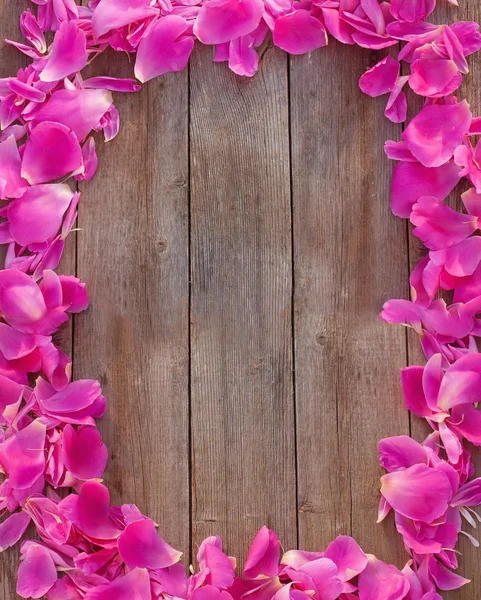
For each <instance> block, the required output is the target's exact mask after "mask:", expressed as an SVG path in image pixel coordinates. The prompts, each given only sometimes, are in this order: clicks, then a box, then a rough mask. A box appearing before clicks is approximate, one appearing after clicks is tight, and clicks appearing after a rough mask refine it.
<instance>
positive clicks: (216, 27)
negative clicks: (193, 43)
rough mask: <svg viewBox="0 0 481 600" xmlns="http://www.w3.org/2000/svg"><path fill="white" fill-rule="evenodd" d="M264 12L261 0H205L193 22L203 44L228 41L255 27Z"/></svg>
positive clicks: (249, 31) (245, 33)
mask: <svg viewBox="0 0 481 600" xmlns="http://www.w3.org/2000/svg"><path fill="white" fill-rule="evenodd" d="M263 12H264V3H263V2H262V0H207V1H206V2H204V4H203V5H202V7H201V9H200V11H199V14H198V15H197V19H196V21H195V23H194V35H196V36H197V37H198V38H199V40H200V41H201V42H202V43H203V44H222V43H224V42H230V41H231V40H235V39H237V38H238V37H240V36H242V35H247V34H248V33H251V32H252V31H254V29H256V27H257V26H258V25H259V22H260V20H261V17H262V14H263Z"/></svg>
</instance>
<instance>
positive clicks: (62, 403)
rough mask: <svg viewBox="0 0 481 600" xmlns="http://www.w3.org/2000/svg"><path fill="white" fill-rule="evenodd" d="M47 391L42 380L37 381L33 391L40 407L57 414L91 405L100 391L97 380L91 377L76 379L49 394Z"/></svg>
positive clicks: (75, 410) (76, 410)
mask: <svg viewBox="0 0 481 600" xmlns="http://www.w3.org/2000/svg"><path fill="white" fill-rule="evenodd" d="M44 390H45V391H44ZM49 392H50V390H48V389H47V388H46V386H45V385H44V384H43V383H42V380H40V381H37V386H36V388H35V393H36V396H37V399H38V401H39V403H40V405H41V407H42V409H43V410H44V411H46V412H47V413H53V414H57V415H62V414H65V413H71V412H78V411H80V410H82V409H85V408H87V407H89V406H91V405H92V404H93V403H94V402H95V401H96V400H97V398H98V397H99V396H100V395H101V393H102V391H101V389H100V384H99V382H98V381H94V380H93V379H77V381H73V382H72V383H70V384H69V385H68V386H67V387H66V388H64V389H63V390H60V391H58V392H55V393H53V394H51V395H49Z"/></svg>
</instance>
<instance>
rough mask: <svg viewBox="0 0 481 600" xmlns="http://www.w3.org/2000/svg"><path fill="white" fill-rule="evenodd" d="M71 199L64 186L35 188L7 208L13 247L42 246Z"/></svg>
mask: <svg viewBox="0 0 481 600" xmlns="http://www.w3.org/2000/svg"><path fill="white" fill-rule="evenodd" d="M72 198H73V192H72V190H71V189H70V188H69V186H68V185H65V184H60V183H54V184H45V185H35V186H32V187H30V188H28V190H27V191H26V192H25V194H24V195H23V196H22V197H21V198H18V199H17V200H14V201H13V202H12V203H11V204H10V205H9V206H8V220H9V223H10V233H11V235H12V237H13V238H14V239H15V241H16V242H17V244H20V245H21V246H28V245H29V244H35V243H42V242H45V241H47V240H50V239H53V238H54V237H55V235H56V234H57V233H58V231H59V229H60V227H61V225H62V219H63V216H64V214H65V212H66V210H67V208H68V207H69V205H70V202H71V200H72Z"/></svg>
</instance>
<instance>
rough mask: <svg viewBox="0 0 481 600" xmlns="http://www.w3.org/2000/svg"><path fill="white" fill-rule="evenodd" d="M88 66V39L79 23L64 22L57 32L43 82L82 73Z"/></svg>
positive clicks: (41, 75)
mask: <svg viewBox="0 0 481 600" xmlns="http://www.w3.org/2000/svg"><path fill="white" fill-rule="evenodd" d="M86 64H87V38H86V36H85V32H84V31H83V30H82V29H81V28H80V27H79V26H78V25H77V23H75V22H73V21H70V22H67V21H64V22H63V23H62V24H61V25H60V29H59V30H58V31H57V32H56V34H55V37H54V40H53V45H52V49H51V50H50V53H49V55H48V58H47V62H46V64H45V67H44V68H43V69H42V72H41V73H40V79H41V80H42V81H58V80H60V79H63V78H64V77H68V76H69V75H71V74H72V73H76V72H77V71H81V70H82V69H83V68H84V67H85V65H86Z"/></svg>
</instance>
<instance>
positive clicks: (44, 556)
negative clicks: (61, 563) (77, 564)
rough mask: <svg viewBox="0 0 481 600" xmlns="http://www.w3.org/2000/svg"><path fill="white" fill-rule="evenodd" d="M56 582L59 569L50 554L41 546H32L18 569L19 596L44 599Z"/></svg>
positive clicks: (24, 555)
mask: <svg viewBox="0 0 481 600" xmlns="http://www.w3.org/2000/svg"><path fill="white" fill-rule="evenodd" d="M56 581H57V569H56V567H55V563H54V562H53V558H52V556H51V554H50V552H49V551H48V550H47V549H46V548H45V547H44V546H41V545H40V544H32V545H30V546H29V547H28V549H27V551H26V552H25V554H23V556H22V562H21V563H20V567H19V569H18V581H17V594H18V595H19V596H21V597H22V598H42V597H43V596H45V594H46V593H47V592H48V591H49V590H50V588H51V587H52V586H53V584H54V583H55V582H56Z"/></svg>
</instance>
